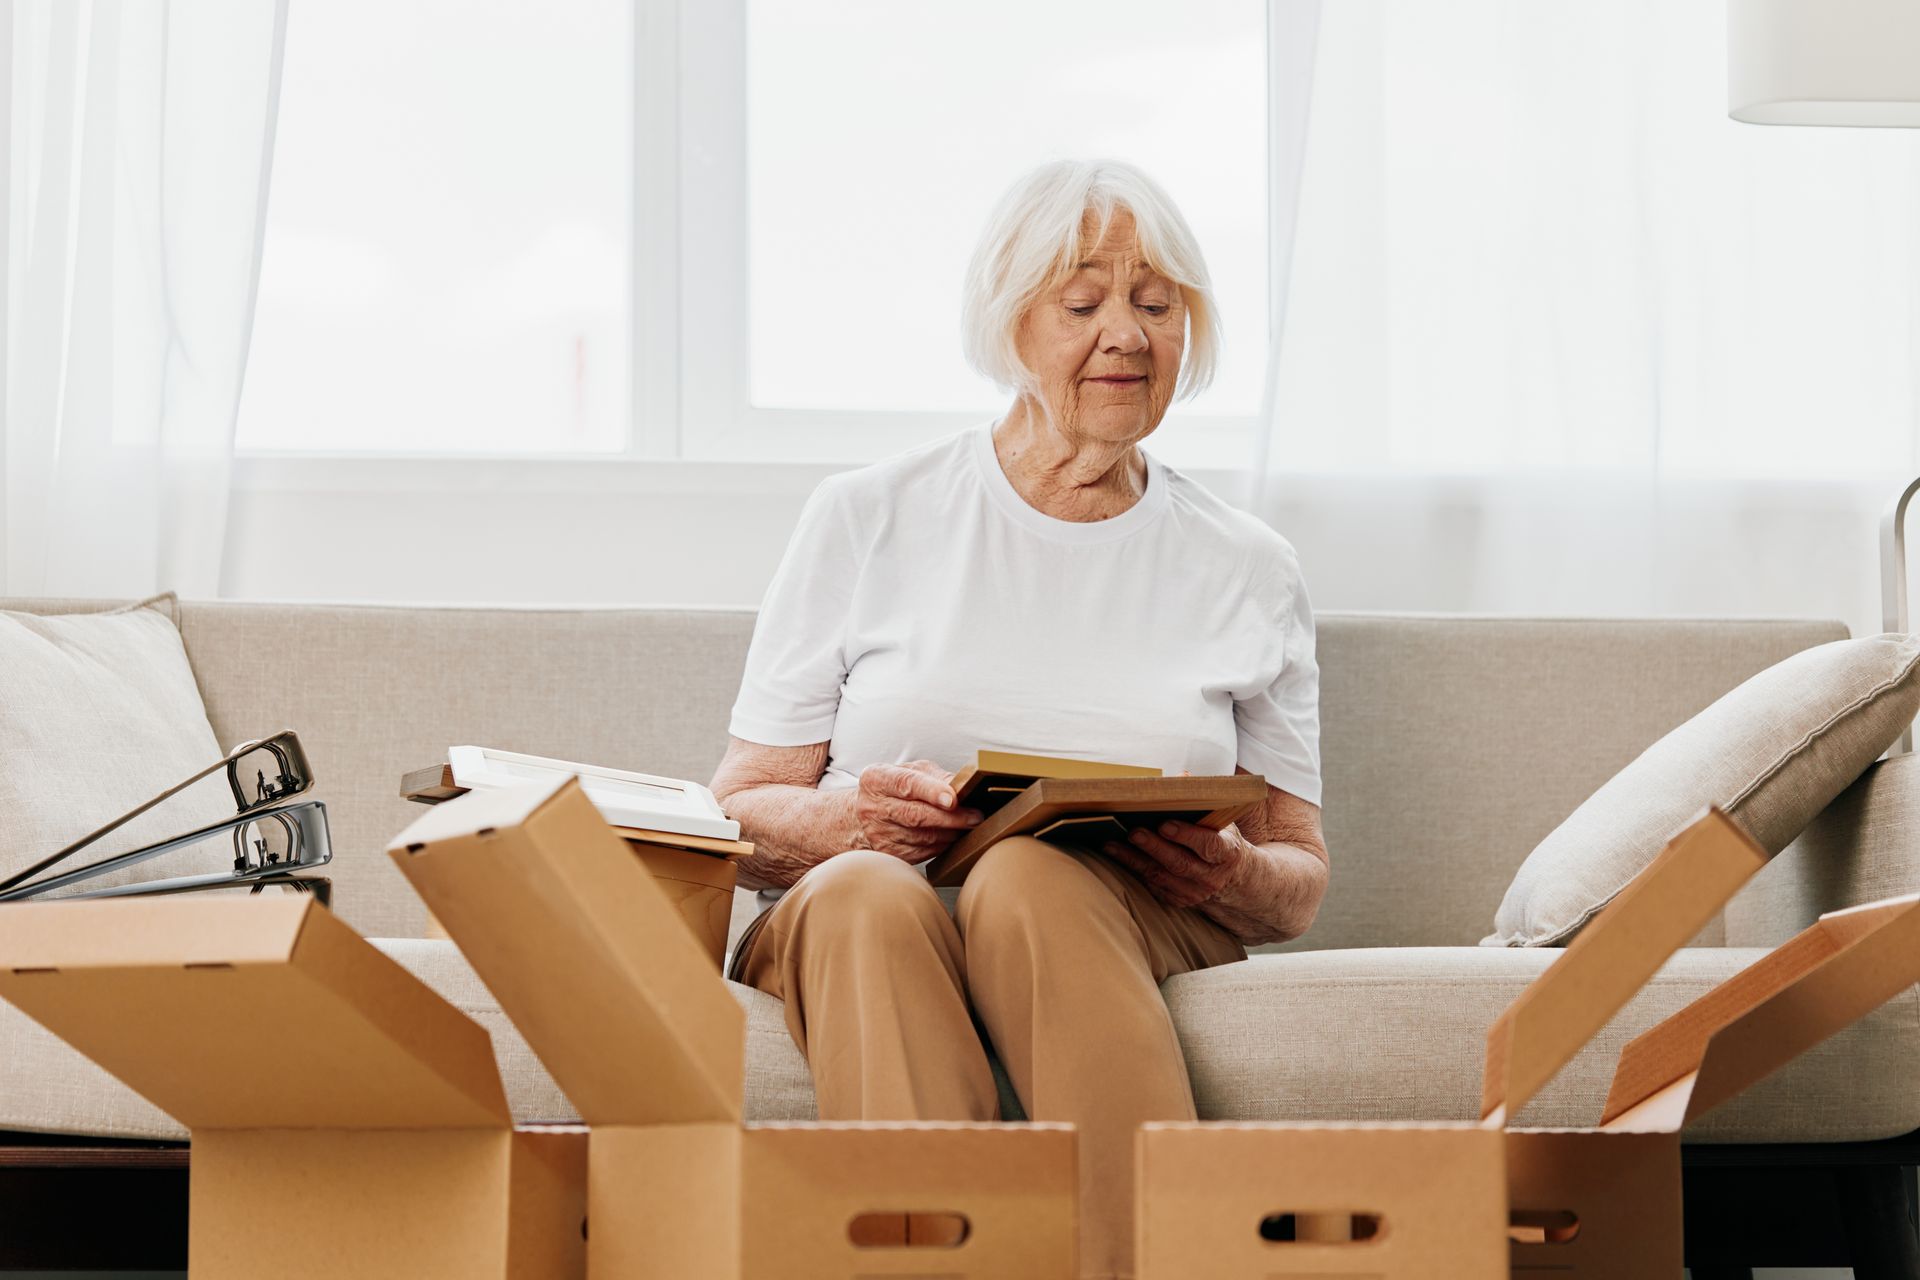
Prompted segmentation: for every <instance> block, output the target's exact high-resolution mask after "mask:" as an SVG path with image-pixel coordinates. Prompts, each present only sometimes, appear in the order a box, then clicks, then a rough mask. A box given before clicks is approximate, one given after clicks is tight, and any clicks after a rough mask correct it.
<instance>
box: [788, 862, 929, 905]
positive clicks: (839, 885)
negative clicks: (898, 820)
mask: <svg viewBox="0 0 1920 1280" xmlns="http://www.w3.org/2000/svg"><path fill="white" fill-rule="evenodd" d="M792 892H794V893H796V894H799V895H801V897H802V899H803V901H804V902H805V905H806V908H807V910H808V912H809V913H813V914H820V913H824V914H828V915H835V916H847V917H850V918H860V917H878V918H883V919H884V918H886V917H888V916H898V915H899V914H900V913H901V912H902V911H913V910H916V909H918V910H925V909H926V908H927V907H929V906H931V908H932V909H933V910H935V911H944V908H943V907H941V905H940V897H939V895H938V894H936V893H935V892H934V891H933V886H932V885H930V884H928V883H927V878H926V876H924V875H922V874H921V873H920V872H919V871H918V870H916V869H915V868H914V867H913V866H911V865H910V864H908V863H905V862H902V861H901V860H900V859H898V858H896V857H893V856H892V855H891V854H886V853H880V852H878V851H877V850H873V849H849V850H847V851H846V852H845V853H836V854H834V855H833V856H832V857H831V858H828V859H827V860H826V861H825V862H822V863H820V864H819V865H817V866H815V867H813V868H812V869H811V870H809V871H808V872H807V873H806V875H804V876H802V877H801V878H800V880H799V881H798V883H796V884H795V885H794V888H793V890H792Z"/></svg>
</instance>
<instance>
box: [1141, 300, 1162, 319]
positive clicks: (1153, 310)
mask: <svg viewBox="0 0 1920 1280" xmlns="http://www.w3.org/2000/svg"><path fill="white" fill-rule="evenodd" d="M1140 309H1141V310H1142V311H1144V312H1146V313H1147V314H1148V315H1150V316H1163V315H1165V314H1167V307H1166V304H1165V303H1163V302H1151V303H1148V304H1146V305H1145V306H1142V307H1141V308H1140Z"/></svg>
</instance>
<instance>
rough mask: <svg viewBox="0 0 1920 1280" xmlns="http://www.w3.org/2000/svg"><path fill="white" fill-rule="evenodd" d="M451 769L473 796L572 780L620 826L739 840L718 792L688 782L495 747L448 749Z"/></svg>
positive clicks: (612, 821)
mask: <svg viewBox="0 0 1920 1280" xmlns="http://www.w3.org/2000/svg"><path fill="white" fill-rule="evenodd" d="M447 764H448V766H449V767H450V768H451V769H452V771H453V781H454V784H455V785H456V786H461V787H466V788H467V789H469V790H472V791H483V790H499V789H501V788H504V787H513V786H522V785H524V784H526V783H529V782H543V781H548V780H551V779H554V778H561V777H567V776H573V777H577V778H579V779H580V786H581V789H582V790H584V791H585V792H586V793H587V799H589V800H591V801H593V804H594V807H595V808H596V809H598V810H600V816H601V817H603V818H605V819H606V820H607V822H608V823H609V824H611V825H613V826H616V827H635V828H639V829H641V830H646V831H669V832H673V833H675V834H678V835H687V836H706V837H709V838H711V839H715V840H738V839H739V838H740V824H739V823H738V822H736V821H734V820H733V819H732V818H729V817H727V815H726V813H725V812H724V811H723V810H722V809H721V808H720V802H719V801H718V800H715V799H714V798H713V792H711V791H709V790H707V789H706V788H705V787H703V786H701V785H700V784H699V783H697V782H688V781H687V780H685V779H684V778H665V777H661V776H660V775H658V774H652V773H634V772H632V771H630V770H626V769H610V768H607V767H606V766H604V765H595V764H580V763H578V762H577V761H572V760H554V759H551V758H549V757H546V756H530V755H523V754H521V753H520V752H517V751H501V750H499V749H497V748H494V747H476V746H461V747H449V748H447Z"/></svg>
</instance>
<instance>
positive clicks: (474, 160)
mask: <svg viewBox="0 0 1920 1280" xmlns="http://www.w3.org/2000/svg"><path fill="white" fill-rule="evenodd" d="M1266 67H1267V37H1266V14H1265V5H1264V3H1262V0H1190V2H1189V3H1187V4H1183V5H1182V6H1180V8H1179V10H1178V14H1177V18H1176V19H1173V20H1170V19H1169V15H1168V11H1167V10H1166V8H1165V6H1164V5H1161V4H1156V3H1152V2H1151V0H1112V2H1110V3H1106V4H1102V5H1099V6H1091V7H1089V6H1079V5H1074V6H1065V5H1033V4H1031V3H1017V2H1016V0H977V2H976V3H973V4H969V5H966V6H934V5H919V4H915V5H902V4H898V3H887V2H886V0H833V2H832V3H803V2H802V0H697V2H696V0H572V2H570V3H569V4H567V5H563V6H557V7H542V6H526V5H523V4H518V3H515V2H514V0H485V2H484V3H475V4H465V5H455V4H450V3H423V2H422V0H409V3H407V4H403V5H398V6H390V5H379V4H375V3H371V2H370V0H334V3H330V4H328V5H325V6H319V7H315V8H305V9H301V10H300V11H299V12H298V13H296V14H295V15H294V17H293V18H292V19H291V20H290V23H289V28H288V36H287V49H286V65H285V81H284V85H283V90H282V97H281V108H280V110H281V115H280V129H279V137H278V141H277V145H276V158H275V166H274V177H273V189H272V193H271V196H270V203H269V207H268V231H267V242H266V251H265V256H264V260H263V264H262V271H261V286H260V301H259V306H258V312H257V316H256V326H255V334H254V343H253V352H252V357H251V360H250V364H249V368H248V375H247V388H246V393H245V399H244V402H243V405H242V410H241V417H240V445H241V447H242V448H245V449H252V450H256V451H261V450H294V451H332V450H345V451H353V452H428V453H443V452H477V453H523V454H531V453H556V454H568V453H594V452H626V453H630V454H634V455H639V456H650V457H673V456H679V457H689V458H700V457H707V458H759V459H778V458H783V457H792V458H808V459H820V458H836V459H841V460H860V459H863V458H870V457H878V456H881V455H882V454H884V453H888V452H893V451H895V450H897V449H900V448H903V447H906V446H907V445H909V444H912V443H914V442H916V441H917V440H921V439H927V438H931V437H932V436H934V435H936V434H938V433H941V432H944V431H947V430H951V429H953V428H954V427H956V426H959V425H963V424H965V423H968V422H972V421H976V420H978V419H979V418H980V417H982V416H984V415H985V414H988V413H991V412H994V411H996V410H998V409H1000V408H1003V407H1004V405H1005V401H1006V397H1005V396H1004V395H1003V394H1002V393H1000V392H998V391H997V390H995V389H994V388H993V387H991V386H990V385H989V384H987V383H985V382H984V380H982V379H980V378H979V377H977V376H976V375H975V374H973V373H972V371H971V370H969V369H968V368H967V366H966V364H965V362H964V360H963V359H962V358H961V355H960V344H959V308H960V288H961V281H962V275H963V272H964V269H965V266H966V261H967V258H968V255H969V254H970V253H971V251H972V249H973V245H974V241H975V238H976V237H977V236H978V235H979V233H980V230H981V227H982V225H983V224H984V222H985V219H986V217H987V214H988V211H989V210H990V208H991V207H992V204H993V202H994V201H995V200H996V199H997V198H998V196H999V195H1000V193H1001V192H1002V191H1003V190H1004V189H1005V188H1006V186H1007V185H1008V184H1009V183H1010V182H1011V181H1012V180H1013V179H1014V178H1015V177H1016V176H1018V175H1019V174H1020V173H1021V172H1023V171H1025V170H1026V169H1027V168H1029V167H1031V166H1032V165H1034V164H1037V163H1039V162H1041V161H1043V160H1046V159H1049V158H1053V157H1057V156H1068V155H1078V156H1098V155H1115V156H1120V157H1123V158H1126V159H1130V160H1133V161H1135V162H1136V163H1139V164H1140V165H1142V166H1143V167H1144V168H1146V169H1147V171H1148V172H1150V173H1152V174H1154V175H1155V177H1157V178H1158V179H1159V180H1160V181H1161V182H1162V183H1163V185H1165V186H1166V187H1167V188H1168V190H1169V192H1170V193H1171V194H1172V196H1173V198H1174V200H1175V201H1176V202H1177V203H1178V204H1179V205H1180V207H1181V208H1182V210H1183V211H1184V212H1185V214H1186V215H1187V218H1188V220H1189V222H1190V223H1191V224H1192V225H1193V228H1194V231H1195V234H1196V235H1197V236H1198V237H1199V238H1200V241H1201V245H1202V248H1203V250H1204V251H1205V253H1206V255H1207V259H1208V263H1209V266H1210V267H1211V269H1212V271H1213V274H1214V282H1215V287H1216V290H1217V292H1218V294H1219V298H1220V302H1221V307H1222V312H1223V320H1224V324H1223V330H1224V333H1223V339H1224V351H1223V360H1222V364H1221V368H1220V372H1219V376H1218V378H1217V380H1216V382H1215V385H1214V387H1213V389H1212V390H1211V391H1209V392H1207V393H1206V394H1205V395H1203V396H1202V397H1201V398H1199V399H1197V400H1195V401H1193V402H1190V403H1188V404H1183V405H1176V406H1175V407H1174V409H1173V410H1172V412H1171V413H1170V415H1169V421H1168V425H1167V427H1165V428H1163V432H1164V435H1163V437H1162V439H1163V440H1164V441H1165V444H1164V445H1163V448H1162V453H1163V456H1168V457H1169V458H1171V459H1174V460H1179V452H1180V451H1179V449H1178V448H1177V447H1176V446H1178V445H1179V443H1180V441H1181V439H1182V438H1185V439H1187V440H1188V441H1189V442H1199V441H1200V440H1201V439H1202V438H1203V437H1204V438H1205V439H1206V440H1210V441H1213V442H1214V444H1215V446H1216V447H1224V448H1226V449H1228V450H1230V451H1231V453H1232V456H1233V460H1235V461H1237V460H1238V453H1239V442H1240V441H1241V440H1243V439H1245V432H1246V430H1247V429H1248V427H1249V424H1250V423H1251V420H1252V418H1253V416H1254V414H1255V413H1256V412H1257V410H1258V407H1259V402H1260V397H1261V389H1262V384H1263V380H1264V375H1265V368H1266V355H1267V313H1268V306H1269V285H1268V281H1269V275H1270V271H1269V260H1268V239H1269V229H1268V218H1267V212H1268V204H1267V182H1268V178H1267V163H1266V152H1267V138H1266V121H1267V112H1266ZM1222 441H1226V442H1228V443H1226V444H1225V445H1224V446H1221V444H1220V442H1222ZM1196 447H1198V446H1197V445H1196ZM1189 456H1193V455H1192V453H1190V454H1189Z"/></svg>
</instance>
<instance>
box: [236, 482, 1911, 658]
mask: <svg viewBox="0 0 1920 1280" xmlns="http://www.w3.org/2000/svg"><path fill="white" fill-rule="evenodd" d="M836 469H839V468H838V466H835V465H825V464H821V465H810V464H790V463H766V464H727V463H706V462H659V463H636V462H629V461H625V460H611V461H562V462H555V461H534V462H526V463H518V464H499V463H493V462H480V461H458V460H456V461H431V460H422V461H409V462H361V461H354V460H341V461H325V462H312V461H291V460H286V461H281V460H266V459H243V460H242V462H241V465H240V468H239V489H238V491H237V492H236V494H235V496H234V502H233V508H232V519H233V524H232V533H231V536H230V540H229V545H228V549H227V555H226V565H225V570H224V573H223V577H222V593H223V594H224V595H226V596H228V597H231V598H240V599H278V600H362V601H383V602H402V603H407V602H413V603H456V602H457V603H501V604H529V605H539V604H695V605H727V606H752V605H756V604H757V603H758V602H759V600H760V597H761V594H762V592H763V591H764V590H765V587H766V584H767V581H768V579H769V578H770V576H771V575H772V573H773V571H774V568H775V566H776V565H777V564H778V563H779V559H780V554H781V551H782V550H783V548H784V547H785V544H786V540H787V537H788V535H789V534H790V533H791V531H792V528H793V524H794V521H795V520H796V519H797V518H798V515H799V512H800V507H801V504H802V503H803V502H804V500H805V498H806V495H807V493H808V492H809V491H810V490H811V489H812V487H813V486H814V485H815V484H817V483H818V482H819V479H820V477H821V476H823V475H826V474H827V473H828V472H830V471H832V470H836ZM1188 474H1189V475H1191V476H1193V477H1194V478H1195V479H1197V480H1199V481H1200V482H1201V483H1203V484H1205V485H1206V486H1207V487H1208V488H1210V489H1211V490H1213V491H1214V492H1215V493H1217V494H1219V495H1220V496H1222V497H1223V498H1225V499H1226V500H1228V501H1230V502H1238V501H1240V500H1241V498H1242V495H1243V492H1244V484H1245V481H1244V477H1243V475H1241V474H1240V473H1236V472H1231V471H1225V470H1219V469H1212V470H1201V469H1194V470H1189V471H1188ZM1896 488H1897V480H1896V478H1892V477H1889V478H1887V479H1885V480H1883V481H1877V482H1871V483H1862V484H1852V485H1843V484H1826V483H1812V482H1809V483H1805V484H1799V483H1791V482H1784V481H1783V482H1769V483H1767V484H1757V483H1752V482H1748V483H1742V484H1724V485H1722V484H1715V483H1711V482H1699V483H1697V484H1695V485H1693V486H1691V487H1688V488H1677V487H1673V486H1668V487H1666V488H1663V489H1661V490H1659V491H1650V490H1648V489H1646V488H1645V486H1644V485H1643V484H1633V485H1622V486H1620V487H1618V488H1617V489H1610V488H1609V487H1608V485H1607V483H1606V482H1605V481H1598V480H1597V481H1593V482H1592V483H1590V484H1587V485H1584V486H1582V487H1580V488H1579V489H1577V490H1573V491H1571V492H1574V493H1577V494H1578V495H1579V496H1577V497H1575V498H1569V497H1568V493H1569V492H1570V491H1569V490H1565V489H1553V490H1550V491H1549V490H1543V489H1541V488H1540V487H1539V486H1537V484H1536V483H1535V482H1534V481H1532V480H1529V479H1527V478H1524V477H1520V478H1512V479H1500V480H1475V479H1470V478H1456V479H1451V480H1445V479H1442V480H1433V479H1400V480H1395V479H1391V478H1389V479H1381V478H1358V477H1351V476H1348V477H1317V478H1316V477H1299V478H1296V479H1294V480H1291V481H1290V482H1289V484H1288V487H1287V490H1286V492H1284V493H1282V494H1280V495H1277V497H1276V505H1275V507H1274V509H1275V511H1276V512H1277V516H1276V523H1277V525H1278V527H1279V528H1280V529H1281V530H1282V531H1283V532H1285V533H1286V534H1287V535H1288V537H1289V538H1291V539H1292V541H1293V542H1294V544H1295V546H1296V547H1297V548H1298V549H1299V551H1300V555H1301V562H1302V565H1303V567H1304V570H1305V573H1306V577H1307V582H1308V586H1309V590H1310V591H1311V593H1312V597H1313V603H1314V606H1315V608H1316V609H1319V610H1322V611H1330V610H1352V609H1367V610H1432V611H1460V612H1489V613H1545V614H1561V615H1566V614H1575V615H1578V614H1597V615H1611V616H1631V615H1636V614H1659V615H1686V614H1706V615H1746V616H1789V617H1792V616H1800V617H1825V618H1839V619H1841V620H1842V621H1844V622H1846V623H1847V624H1848V625H1849V626H1850V627H1851V628H1852V629H1853V632H1854V634H1856V635H1860V634H1870V633H1873V632H1877V631H1878V630H1880V621H1879V609H1880V605H1879V586H1878V578H1877V574H1878V568H1877V565H1878V560H1877V555H1878V552H1877V519H1878V514H1879V511H1880V509H1881V507H1882V505H1883V504H1884V502H1885V501H1886V500H1887V499H1888V498H1890V497H1891V496H1892V494H1893V493H1894V492H1895V490H1896ZM1542 503H1545V504H1550V505H1551V508H1552V509H1551V510H1550V511H1546V510H1541V509H1539V504H1542ZM1581 504H1584V506H1585V508H1586V509H1585V510H1582V511H1577V512H1572V513H1570V512H1569V511H1568V509H1567V508H1568V507H1569V505H1581Z"/></svg>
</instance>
